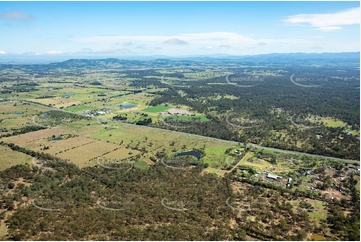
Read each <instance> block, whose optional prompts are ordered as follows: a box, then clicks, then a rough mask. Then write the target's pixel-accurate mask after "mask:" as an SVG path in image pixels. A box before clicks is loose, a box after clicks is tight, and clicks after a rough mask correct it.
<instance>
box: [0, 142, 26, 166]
mask: <svg viewBox="0 0 361 242" xmlns="http://www.w3.org/2000/svg"><path fill="white" fill-rule="evenodd" d="M31 158H32V157H31V156H29V155H26V154H23V153H20V152H17V151H13V150H12V149H10V148H9V147H5V146H0V170H5V169H7V168H10V167H12V166H15V165H20V164H22V165H24V164H29V163H30V162H31Z"/></svg>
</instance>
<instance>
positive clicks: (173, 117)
mask: <svg viewBox="0 0 361 242" xmlns="http://www.w3.org/2000/svg"><path fill="white" fill-rule="evenodd" d="M167 118H172V119H180V120H192V119H200V121H201V122H209V121H210V120H209V119H208V118H206V116H204V115H196V116H189V115H187V116H186V115H184V116H176V115H172V116H167Z"/></svg>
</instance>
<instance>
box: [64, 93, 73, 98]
mask: <svg viewBox="0 0 361 242" xmlns="http://www.w3.org/2000/svg"><path fill="white" fill-rule="evenodd" d="M71 96H75V94H68V93H65V94H64V95H63V97H65V98H68V97H71Z"/></svg>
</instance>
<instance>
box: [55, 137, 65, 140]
mask: <svg viewBox="0 0 361 242" xmlns="http://www.w3.org/2000/svg"><path fill="white" fill-rule="evenodd" d="M62 139H63V138H62V137H56V138H55V139H54V140H62Z"/></svg>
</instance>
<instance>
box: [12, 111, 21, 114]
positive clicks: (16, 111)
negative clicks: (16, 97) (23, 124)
mask: <svg viewBox="0 0 361 242" xmlns="http://www.w3.org/2000/svg"><path fill="white" fill-rule="evenodd" d="M14 114H22V112H18V111H16V112H14Z"/></svg>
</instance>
